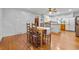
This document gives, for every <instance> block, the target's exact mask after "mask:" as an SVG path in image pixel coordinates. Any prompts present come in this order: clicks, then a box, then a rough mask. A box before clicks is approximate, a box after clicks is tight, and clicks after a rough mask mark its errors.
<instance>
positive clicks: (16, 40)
mask: <svg viewBox="0 0 79 59" xmlns="http://www.w3.org/2000/svg"><path fill="white" fill-rule="evenodd" d="M50 46H51V49H50V50H78V49H79V37H76V36H75V32H68V31H63V32H61V33H57V34H55V33H52V34H51V45H50ZM48 47H49V46H43V47H42V48H33V47H32V46H30V47H29V46H28V44H27V36H26V34H19V35H14V36H9V37H4V38H3V39H2V41H1V42H0V50H47V49H48Z"/></svg>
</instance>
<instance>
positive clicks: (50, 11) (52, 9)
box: [48, 8, 57, 14]
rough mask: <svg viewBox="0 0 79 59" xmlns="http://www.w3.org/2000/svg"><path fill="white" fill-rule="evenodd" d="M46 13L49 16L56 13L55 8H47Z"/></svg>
mask: <svg viewBox="0 0 79 59" xmlns="http://www.w3.org/2000/svg"><path fill="white" fill-rule="evenodd" d="M48 12H49V14H52V13H54V12H57V9H56V8H48Z"/></svg>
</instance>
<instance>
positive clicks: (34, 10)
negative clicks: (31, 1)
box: [24, 8, 79, 15]
mask: <svg viewBox="0 0 79 59" xmlns="http://www.w3.org/2000/svg"><path fill="white" fill-rule="evenodd" d="M56 9H57V12H56V14H61V13H70V12H75V11H79V8H56ZM24 10H27V11H29V12H32V13H35V14H39V15H41V14H48V8H24Z"/></svg>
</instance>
